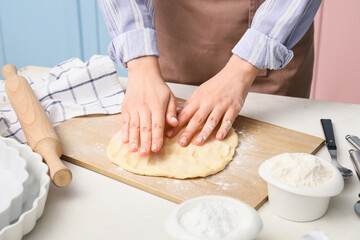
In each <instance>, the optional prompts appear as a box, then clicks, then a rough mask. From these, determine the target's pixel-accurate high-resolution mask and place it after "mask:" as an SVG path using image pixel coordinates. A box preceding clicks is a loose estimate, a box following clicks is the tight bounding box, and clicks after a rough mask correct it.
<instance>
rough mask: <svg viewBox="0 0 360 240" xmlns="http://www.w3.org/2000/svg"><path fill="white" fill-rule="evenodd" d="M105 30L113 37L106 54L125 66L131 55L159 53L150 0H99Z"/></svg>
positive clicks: (132, 56) (152, 7) (139, 55)
mask: <svg viewBox="0 0 360 240" xmlns="http://www.w3.org/2000/svg"><path fill="white" fill-rule="evenodd" d="M99 5H100V9H101V11H102V13H103V16H104V18H105V22H106V26H107V28H108V31H109V33H110V35H111V37H112V38H113V40H112V42H111V43H110V45H109V49H108V51H109V56H110V58H111V59H112V60H113V61H115V62H116V63H117V64H118V65H119V66H122V67H126V66H127V62H128V61H129V60H131V59H134V58H138V57H141V56H147V55H155V56H159V51H158V46H157V38H156V32H155V22H154V19H155V16H154V6H153V4H152V1H151V0H142V1H135V0H99Z"/></svg>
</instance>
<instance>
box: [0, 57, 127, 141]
mask: <svg viewBox="0 0 360 240" xmlns="http://www.w3.org/2000/svg"><path fill="white" fill-rule="evenodd" d="M25 78H26V79H27V81H28V82H29V84H30V85H31V88H32V89H33V91H34V93H35V95H36V96H37V98H38V99H39V101H40V103H41V105H42V107H43V108H44V110H45V112H46V113H47V115H48V117H49V119H50V121H51V123H53V124H56V123H59V122H62V121H65V120H66V119H69V118H72V117H76V116H81V115H87V114H98V113H103V114H112V113H118V112H120V111H121V104H122V102H123V99H124V90H123V89H122V87H121V85H120V82H119V79H118V76H117V73H116V69H115V67H114V64H113V62H112V61H111V60H110V58H109V57H108V56H100V55H95V56H93V57H91V58H90V59H89V61H87V62H86V63H84V62H82V61H81V60H80V59H77V58H72V59H69V60H67V61H65V62H62V63H60V64H58V65H56V66H55V67H54V68H52V69H51V70H50V72H49V73H48V74H47V75H46V76H45V77H44V78H30V77H26V76H25ZM4 85H5V84H4V81H0V135H1V136H3V137H11V138H14V139H16V140H17V141H19V142H21V143H24V142H26V138H25V136H24V133H23V131H22V129H21V126H20V123H19V121H18V119H17V117H16V114H15V112H14V110H13V109H12V107H11V105H10V102H9V99H8V98H7V95H6V92H5V89H4Z"/></svg>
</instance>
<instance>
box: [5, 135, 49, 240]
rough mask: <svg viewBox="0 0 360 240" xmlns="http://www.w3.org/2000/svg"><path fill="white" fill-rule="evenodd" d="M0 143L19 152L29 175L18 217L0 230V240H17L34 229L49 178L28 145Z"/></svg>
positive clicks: (45, 167) (43, 202)
mask: <svg viewBox="0 0 360 240" xmlns="http://www.w3.org/2000/svg"><path fill="white" fill-rule="evenodd" d="M0 141H2V142H4V143H5V144H6V145H8V146H9V147H12V148H15V149H17V150H18V151H19V155H20V156H21V157H22V158H23V159H25V161H26V163H27V171H28V174H29V177H28V184H27V187H26V191H25V193H26V195H25V202H24V203H23V206H22V213H21V215H20V217H19V218H18V219H17V220H15V221H14V222H13V223H12V224H11V225H9V226H7V227H5V228H3V229H1V230H0V240H10V239H11V240H17V239H21V238H22V237H23V236H24V235H25V234H27V233H29V232H30V231H31V230H32V229H33V228H34V226H35V224H36V220H37V219H39V218H40V216H41V215H42V213H43V211H44V207H45V202H46V198H47V194H48V192H49V186H50V178H49V176H48V174H47V171H48V167H47V165H46V164H45V163H43V161H42V157H41V156H40V155H39V154H37V153H34V152H33V151H32V150H31V148H30V147H29V146H28V145H25V144H20V143H18V142H17V141H15V140H13V139H7V138H2V137H0Z"/></svg>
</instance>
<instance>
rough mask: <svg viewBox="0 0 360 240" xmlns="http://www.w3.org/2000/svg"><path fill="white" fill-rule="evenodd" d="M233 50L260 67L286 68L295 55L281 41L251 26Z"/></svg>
mask: <svg viewBox="0 0 360 240" xmlns="http://www.w3.org/2000/svg"><path fill="white" fill-rule="evenodd" d="M232 52H233V53H234V54H236V55H237V56H239V57H241V58H242V59H245V60H246V61H248V62H249V63H251V64H252V65H254V66H256V67H258V68H260V69H264V68H268V69H281V68H284V67H285V66H286V65H287V64H288V63H289V62H290V60H291V59H292V58H293V56H294V53H293V52H292V51H291V50H289V49H287V47H285V46H284V45H283V44H282V43H281V42H279V41H277V40H276V39H273V38H270V37H269V36H267V35H265V34H264V33H261V32H259V31H256V30H253V29H251V28H250V29H248V30H247V31H246V32H245V34H244V36H243V37H242V38H241V39H240V41H239V42H238V43H237V44H236V46H235V47H234V48H233V49H232Z"/></svg>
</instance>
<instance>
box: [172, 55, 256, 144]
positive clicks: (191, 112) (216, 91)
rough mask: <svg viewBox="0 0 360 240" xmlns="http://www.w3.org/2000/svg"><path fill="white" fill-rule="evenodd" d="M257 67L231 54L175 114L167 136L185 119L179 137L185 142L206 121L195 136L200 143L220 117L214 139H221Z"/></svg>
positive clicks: (180, 142)
mask: <svg viewBox="0 0 360 240" xmlns="http://www.w3.org/2000/svg"><path fill="white" fill-rule="evenodd" d="M258 70H259V69H258V68H256V67H255V66H253V65H252V64H250V63H248V62H247V61H245V60H243V59H242V58H240V57H238V56H236V55H233V56H232V57H231V58H230V60H229V62H228V63H227V64H226V66H225V67H224V68H223V69H222V70H221V71H220V72H219V73H218V74H216V75H215V76H214V77H212V78H211V79H209V80H208V81H206V82H205V83H203V84H202V85H200V86H199V87H198V88H197V89H196V90H195V92H194V93H193V95H192V96H191V97H190V98H189V99H188V100H187V101H186V103H185V104H184V106H183V107H182V108H181V109H180V111H179V114H178V121H179V124H178V125H177V127H175V128H173V129H170V130H168V131H167V133H166V134H167V136H168V137H173V136H175V135H176V134H177V133H178V132H179V131H180V129H181V128H182V127H183V126H184V125H185V124H186V123H188V125H187V127H186V129H185V131H184V132H183V133H182V135H181V136H180V138H179V144H180V145H181V146H186V145H187V144H188V143H189V142H190V140H191V139H192V138H193V137H194V134H195V133H196V132H197V131H198V130H199V128H200V127H201V126H202V125H203V124H204V123H205V125H204V127H203V128H202V130H201V131H200V133H199V134H198V135H197V136H196V138H195V144H197V145H202V144H204V143H205V142H206V140H207V138H208V137H209V136H210V134H211V133H212V132H213V130H214V129H215V128H216V126H217V125H218V124H220V121H221V119H222V121H221V126H220V128H219V130H218V132H217V133H216V139H217V140H223V139H224V138H225V136H226V135H227V133H228V131H229V130H230V128H231V126H232V124H233V122H234V120H235V118H236V116H237V115H238V114H239V112H240V110H241V108H242V106H243V104H244V100H245V98H246V96H247V93H248V91H249V89H250V87H251V85H252V83H253V81H254V79H255V77H256V74H257V72H258Z"/></svg>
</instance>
